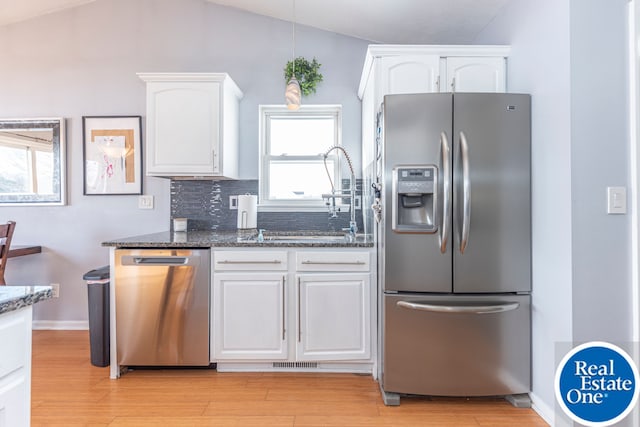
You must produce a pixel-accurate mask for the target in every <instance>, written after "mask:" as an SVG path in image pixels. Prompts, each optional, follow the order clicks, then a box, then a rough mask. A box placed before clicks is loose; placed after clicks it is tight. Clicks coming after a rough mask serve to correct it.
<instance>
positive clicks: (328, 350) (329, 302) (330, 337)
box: [296, 274, 371, 360]
mask: <svg viewBox="0 0 640 427" xmlns="http://www.w3.org/2000/svg"><path fill="white" fill-rule="evenodd" d="M297 295H298V304H297V307H298V313H297V318H298V325H297V344H296V358H297V359H298V360H362V359H368V358H369V357H370V346H371V340H370V338H369V337H370V334H371V332H370V327H369V325H370V313H371V310H370V309H369V305H370V301H369V300H370V297H369V276H368V275H367V274H302V275H299V276H298V289H297Z"/></svg>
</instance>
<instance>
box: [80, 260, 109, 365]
mask: <svg viewBox="0 0 640 427" xmlns="http://www.w3.org/2000/svg"><path fill="white" fill-rule="evenodd" d="M82 278H83V279H84V280H86V281H87V294H88V296H89V344H90V346H91V364H92V365H93V366H100V367H105V366H109V348H110V347H109V266H108V265H105V266H104V267H101V268H96V269H95V270H91V271H89V272H87V273H85V275H84V276H82Z"/></svg>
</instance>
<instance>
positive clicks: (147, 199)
mask: <svg viewBox="0 0 640 427" xmlns="http://www.w3.org/2000/svg"><path fill="white" fill-rule="evenodd" d="M138 209H153V196H139V197H138Z"/></svg>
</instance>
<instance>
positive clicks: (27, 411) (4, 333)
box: [0, 306, 32, 427]
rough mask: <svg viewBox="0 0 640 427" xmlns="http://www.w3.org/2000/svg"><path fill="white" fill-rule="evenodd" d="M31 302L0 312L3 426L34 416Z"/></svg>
mask: <svg viewBox="0 0 640 427" xmlns="http://www.w3.org/2000/svg"><path fill="white" fill-rule="evenodd" d="M31 316H32V308H31V306H29V307H25V308H21V309H19V310H16V311H11V312H9V313H5V314H2V315H0V343H2V351H0V427H5V426H6V427H9V426H10V427H26V426H29V425H30V419H31V324H32V322H31Z"/></svg>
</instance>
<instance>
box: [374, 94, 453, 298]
mask: <svg viewBox="0 0 640 427" xmlns="http://www.w3.org/2000/svg"><path fill="white" fill-rule="evenodd" d="M452 99H453V98H452V95H451V94H438V93H435V94H434V93H429V94H411V95H387V96H385V98H384V106H383V109H384V120H383V121H384V130H383V150H382V156H383V158H382V164H383V168H384V182H383V187H384V188H383V193H382V196H383V200H382V203H383V205H384V215H383V222H382V224H381V229H382V230H383V233H381V234H382V235H381V236H379V237H380V238H379V245H380V252H381V254H382V265H383V267H382V269H383V272H382V274H383V275H384V289H385V290H387V291H389V290H395V291H410V292H451V290H452V288H451V259H452V258H451V245H450V244H449V245H443V244H442V233H443V231H444V228H443V222H442V221H443V220H445V221H449V223H447V228H448V227H450V219H447V218H446V215H443V202H444V200H445V198H444V197H442V194H441V192H442V188H443V185H445V184H446V183H449V182H451V176H450V175H451V173H450V172H449V174H448V176H446V177H445V176H443V171H447V170H448V171H450V169H448V168H446V167H444V166H443V162H445V163H446V164H447V165H448V164H450V163H451V156H452V154H451V152H450V151H449V152H447V151H446V150H445V151H443V147H444V146H445V145H447V146H448V144H447V143H448V142H450V141H451V130H452V122H451V109H452ZM443 153H447V154H446V157H445V159H443ZM406 165H414V166H415V165H434V166H435V167H436V171H437V173H438V177H437V183H438V192H437V197H436V199H437V207H436V211H437V215H436V217H437V218H438V219H437V222H438V224H437V227H436V229H435V230H432V231H434V233H433V234H427V233H421V232H404V231H402V230H399V231H397V232H396V231H394V230H393V223H392V218H393V212H392V208H393V206H392V205H393V200H394V197H393V193H392V192H393V183H392V177H393V169H394V168H400V167H402V166H406Z"/></svg>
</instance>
